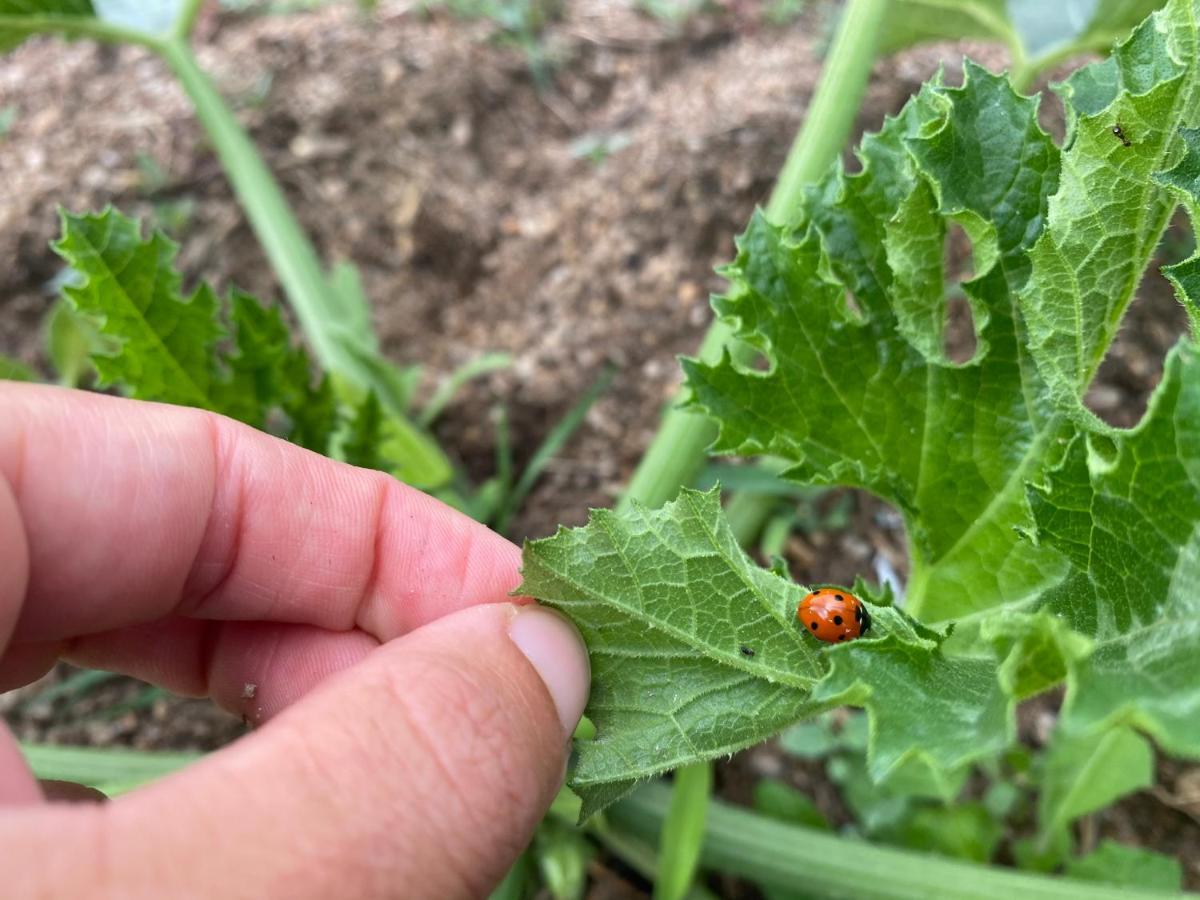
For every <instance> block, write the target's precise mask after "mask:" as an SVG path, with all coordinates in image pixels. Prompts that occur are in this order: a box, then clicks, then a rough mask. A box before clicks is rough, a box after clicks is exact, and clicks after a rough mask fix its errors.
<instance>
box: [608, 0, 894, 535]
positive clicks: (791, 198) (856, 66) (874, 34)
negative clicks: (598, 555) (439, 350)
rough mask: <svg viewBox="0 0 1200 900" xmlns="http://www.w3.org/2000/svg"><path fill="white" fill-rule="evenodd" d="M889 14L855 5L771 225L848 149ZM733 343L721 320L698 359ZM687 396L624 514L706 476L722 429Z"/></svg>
mask: <svg viewBox="0 0 1200 900" xmlns="http://www.w3.org/2000/svg"><path fill="white" fill-rule="evenodd" d="M886 11H887V0H849V3H848V4H847V6H846V9H845V11H844V12H843V13H842V20H841V23H840V24H839V26H838V33H837V37H836V38H835V39H834V42H833V47H832V49H831V51H830V55H829V57H828V58H827V60H828V61H827V62H826V64H825V69H824V71H823V72H822V73H821V82H820V84H819V85H818V86H817V90H816V93H815V94H814V95H813V98H812V102H811V103H810V104H809V109H808V115H807V116H806V117H805V122H804V126H803V127H802V128H801V129H800V133H799V134H798V135H797V136H796V140H795V142H794V143H793V144H792V148H791V150H790V151H789V153H788V158H787V161H786V162H785V163H784V166H783V170H782V171H781V172H780V175H779V180H778V182H777V183H776V185H775V190H774V191H773V192H772V194H771V199H770V202H769V203H768V204H767V210H766V212H767V217H768V218H770V219H771V220H772V221H775V222H784V223H786V222H788V221H789V220H790V219H791V218H792V215H793V214H794V211H795V210H796V209H797V208H798V204H799V199H800V197H801V195H802V193H803V190H804V187H805V185H807V184H809V183H811V182H813V181H815V180H816V179H817V178H819V177H820V176H821V175H822V174H824V172H825V170H826V169H828V168H829V166H830V165H831V164H832V163H833V161H834V160H835V159H836V158H837V155H838V154H839V153H840V152H841V149H842V147H843V146H844V145H845V143H846V140H847V138H848V137H849V135H850V129H851V127H852V126H853V124H854V117H855V115H856V114H857V112H858V107H859V103H860V101H861V100H862V95H863V92H864V91H865V90H866V86H867V79H868V78H869V76H870V74H871V66H872V65H873V64H874V62H875V47H876V44H877V41H878V35H879V29H880V25H881V24H882V22H883V18H884V14H885V13H886ZM732 338H733V330H732V329H731V328H730V327H729V326H728V325H727V324H725V323H724V322H720V321H717V322H714V323H713V324H712V325H711V326H709V329H708V333H707V334H705V336H704V341H703V343H702V344H701V345H700V350H699V352H698V353H697V354H696V355H697V357H699V358H700V359H701V360H702V361H704V362H706V363H713V362H716V361H717V360H719V359H720V357H721V353H722V352H723V351H724V349H725V348H726V346H727V345H728V344H730V342H731V340H732ZM687 399H688V392H687V390H686V389H681V390H680V392H679V395H678V396H677V397H676V400H675V403H674V404H673V406H672V408H671V409H669V410H667V412H666V414H665V415H664V416H663V421H662V425H661V426H660V427H659V430H658V433H657V434H656V435H655V437H654V440H653V441H651V443H650V446H649V447H648V448H647V449H646V453H645V455H644V456H643V457H642V460H641V462H640V463H639V464H638V467H637V469H636V470H635V471H634V473H633V477H632V478H631V479H630V481H629V487H628V488H627V489H626V491H625V494H624V496H623V497H622V498H621V501H620V503H618V504H617V509H618V511H620V510H623V509H625V508H627V507H628V505H629V503H630V501H632V500H638V501H640V502H642V503H644V504H645V505H647V506H652V507H653V506H661V505H662V504H663V503H665V502H667V501H668V500H670V499H672V498H673V497H674V496H675V495H676V494H677V493H678V492H679V488H680V487H681V486H683V485H686V484H690V483H691V482H692V481H693V480H694V479H695V477H696V475H697V474H698V473H699V472H700V469H701V467H702V466H703V465H704V451H705V449H706V448H707V447H708V445H709V444H711V443H712V441H713V438H714V437H715V436H716V430H715V428H714V427H713V425H712V423H711V422H709V420H708V418H707V417H706V416H704V415H702V414H700V413H697V412H693V411H690V410H686V409H681V408H679V407H680V406H681V405H682V404H683V403H685V402H686V401H687Z"/></svg>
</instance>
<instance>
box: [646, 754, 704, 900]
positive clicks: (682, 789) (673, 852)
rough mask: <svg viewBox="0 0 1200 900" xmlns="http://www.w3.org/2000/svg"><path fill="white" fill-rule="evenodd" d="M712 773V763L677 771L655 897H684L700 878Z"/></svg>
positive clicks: (661, 899)
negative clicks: (701, 849)
mask: <svg viewBox="0 0 1200 900" xmlns="http://www.w3.org/2000/svg"><path fill="white" fill-rule="evenodd" d="M712 776H713V773H712V763H696V764H694V765H690V766H684V767H683V768H682V769H680V770H679V771H678V772H676V773H675V783H674V785H673V786H672V789H671V805H670V807H669V808H668V809H667V817H666V820H665V821H664V823H663V830H662V852H661V855H660V856H659V858H658V878H657V879H656V880H655V882H654V898H655V900H682V898H683V897H684V896H686V894H687V890H688V888H689V887H690V886H691V884H692V880H693V879H694V878H695V877H696V867H697V865H698V864H699V862H700V845H701V843H702V842H703V840H704V819H705V814H706V813H707V812H708V801H709V798H710V797H711V795H712Z"/></svg>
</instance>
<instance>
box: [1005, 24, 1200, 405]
mask: <svg viewBox="0 0 1200 900" xmlns="http://www.w3.org/2000/svg"><path fill="white" fill-rule="evenodd" d="M1174 6H1175V7H1176V8H1179V7H1180V6H1181V4H1174ZM1194 39H1195V35H1194V31H1193V29H1192V28H1191V27H1188V28H1183V27H1177V28H1161V27H1159V22H1158V21H1157V17H1156V19H1155V20H1148V21H1147V22H1146V23H1145V24H1144V25H1142V26H1141V27H1139V28H1138V29H1137V31H1135V32H1134V34H1133V35H1132V36H1131V37H1130V38H1129V40H1128V41H1127V42H1126V43H1125V44H1123V45H1122V46H1120V47H1119V48H1118V49H1117V50H1116V52H1115V53H1114V54H1113V56H1112V57H1111V58H1110V59H1108V60H1107V61H1105V62H1104V63H1101V64H1098V65H1096V66H1095V67H1089V68H1088V69H1084V70H1083V73H1082V74H1081V75H1080V76H1078V77H1077V78H1075V79H1072V82H1071V84H1072V88H1071V90H1070V91H1068V97H1069V99H1070V101H1071V103H1072V109H1073V110H1074V111H1076V112H1077V116H1076V118H1075V121H1074V124H1073V128H1072V139H1071V144H1070V148H1069V149H1068V150H1067V151H1066V152H1065V153H1064V154H1063V166H1062V172H1063V176H1062V177H1063V184H1062V188H1061V190H1060V191H1059V193H1058V194H1057V195H1056V196H1055V197H1053V198H1052V199H1051V201H1050V207H1049V211H1048V214H1047V223H1046V228H1045V230H1044V231H1043V232H1042V234H1041V235H1040V237H1039V238H1038V241H1037V244H1036V245H1035V246H1034V248H1033V250H1032V252H1031V254H1030V259H1031V261H1032V265H1033V272H1032V274H1031V277H1030V280H1029V284H1028V285H1027V287H1026V289H1025V290H1024V291H1023V292H1022V296H1021V309H1022V312H1023V313H1024V316H1025V321H1026V324H1027V325H1028V327H1029V341H1030V345H1031V352H1032V354H1033V356H1034V358H1035V360H1036V361H1037V366H1038V370H1039V372H1040V373H1041V374H1042V376H1043V377H1044V378H1045V379H1046V382H1047V385H1048V387H1049V390H1050V392H1051V394H1052V396H1053V398H1054V401H1055V403H1056V404H1057V405H1058V406H1059V407H1061V408H1062V409H1064V410H1067V411H1069V412H1072V413H1074V414H1075V415H1083V416H1089V415H1090V414H1087V413H1085V411H1084V410H1083V407H1082V404H1081V401H1080V398H1081V397H1082V396H1083V392H1084V391H1085V390H1086V388H1087V386H1088V384H1089V383H1090V382H1091V380H1092V377H1093V376H1094V375H1095V373H1096V370H1097V369H1098V368H1099V366H1100V363H1101V361H1102V360H1103V359H1104V354H1105V353H1106V351H1107V350H1108V346H1109V344H1110V343H1111V342H1112V340H1113V338H1114V337H1115V335H1116V331H1117V328H1118V327H1119V326H1120V322H1121V318H1122V315H1123V314H1124V312H1125V309H1126V308H1127V307H1128V305H1129V303H1130V301H1131V300H1132V299H1133V296H1134V293H1135V291H1136V289H1137V286H1138V283H1139V282H1140V281H1141V278H1142V273H1143V272H1144V271H1145V269H1146V265H1147V263H1148V262H1149V261H1150V258H1151V256H1152V254H1153V253H1154V250H1155V248H1156V246H1157V245H1158V240H1159V236H1160V235H1161V233H1162V230H1163V228H1164V227H1165V225H1166V222H1167V219H1168V217H1169V216H1170V214H1171V211H1172V210H1173V209H1174V207H1175V203H1176V200H1175V198H1174V196H1172V194H1171V193H1170V192H1169V191H1167V190H1165V189H1164V187H1163V186H1162V185H1161V184H1160V183H1159V181H1158V180H1157V179H1155V178H1153V177H1152V176H1153V175H1154V173H1155V172H1157V171H1159V170H1161V169H1164V168H1166V167H1167V166H1168V165H1169V164H1170V162H1171V160H1172V159H1173V158H1175V157H1176V156H1177V155H1178V153H1179V151H1180V149H1181V148H1180V144H1181V141H1180V139H1179V136H1178V134H1177V128H1178V126H1179V124H1181V123H1184V122H1190V121H1193V120H1194V119H1195V117H1196V116H1197V115H1200V90H1198V89H1197V83H1196V73H1195V71H1194V70H1192V69H1187V68H1185V66H1184V63H1183V60H1186V59H1189V58H1190V55H1191V54H1192V53H1193V52H1194V51H1193V50H1192V48H1191V42H1192V41H1193V40H1194ZM1087 80H1090V81H1091V82H1094V83H1099V84H1102V85H1104V86H1105V87H1106V88H1107V89H1108V90H1106V91H1105V92H1103V95H1102V96H1101V95H1100V94H1099V92H1098V91H1096V90H1093V89H1090V88H1089V89H1087V90H1084V89H1083V88H1082V86H1081V85H1082V84H1083V83H1084V82H1085V81H1087ZM1110 94H1111V97H1110ZM1104 101H1108V102H1104ZM1102 103H1103V106H1101V104H1102ZM1116 126H1119V127H1120V128H1121V133H1122V135H1124V136H1125V137H1124V140H1122V139H1121V138H1120V137H1118V136H1117V135H1115V134H1114V133H1113V128H1114V127H1116ZM1126 142H1128V144H1129V146H1126ZM1101 261H1102V262H1101Z"/></svg>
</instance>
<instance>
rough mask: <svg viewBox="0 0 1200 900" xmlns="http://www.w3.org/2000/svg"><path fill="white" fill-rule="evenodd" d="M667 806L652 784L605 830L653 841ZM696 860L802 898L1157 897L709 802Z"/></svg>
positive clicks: (610, 815)
mask: <svg viewBox="0 0 1200 900" xmlns="http://www.w3.org/2000/svg"><path fill="white" fill-rule="evenodd" d="M670 803H671V796H670V789H669V788H668V787H667V786H666V785H664V784H663V783H661V782H651V783H650V784H648V785H646V786H645V787H643V788H640V789H639V790H637V791H636V792H634V793H633V794H631V795H630V796H629V797H626V798H625V799H624V800H620V801H618V802H617V803H616V805H614V806H613V807H612V809H611V810H609V811H608V812H607V813H606V814H605V815H606V817H607V819H608V820H609V822H610V823H611V825H610V827H611V828H612V830H614V831H622V832H625V833H627V834H629V835H631V836H633V837H635V838H640V839H642V840H646V841H653V840H654V839H655V837H656V836H657V834H658V833H659V831H660V830H661V829H662V827H663V822H664V821H665V819H666V816H667V809H668V807H669V805H670ZM701 861H702V862H703V864H704V865H705V866H706V867H708V868H713V869H719V870H721V871H722V872H725V873H728V874H730V875H737V876H742V877H744V878H748V879H750V880H752V881H754V882H756V883H757V884H758V885H759V886H760V887H763V888H768V889H770V888H774V889H776V890H779V891H788V892H790V893H792V894H793V895H797V896H805V897H856V898H860V900H963V898H972V900H1009V898H1012V897H1020V898H1022V900H1130V898H1142V897H1146V898H1148V900H1149V898H1152V897H1161V896H1164V895H1163V894H1160V893H1155V892H1146V891H1139V890H1137V889H1136V888H1130V887H1116V886H1109V885H1104V884H1098V883H1095V882H1080V881H1071V880H1070V879H1066V878H1056V877H1051V876H1041V875H1032V874H1029V873H1025V872H1018V871H1015V870H1012V869H1001V868H998V867H994V866H984V865H978V864H975V863H966V862H959V861H957V860H950V859H944V858H941V857H937V856H933V855H931V854H928V853H915V852H910V851H905V850H897V849H894V848H891V847H878V846H875V845H873V844H868V843H866V842H864V841H856V842H854V843H853V844H852V845H851V844H848V843H847V841H846V840H845V838H841V837H837V836H835V835H832V834H827V833H825V832H821V831H817V830H815V829H810V828H801V827H798V826H795V825H789V824H785V823H783V822H779V821H776V820H773V819H769V818H766V817H765V816H762V815H758V814H756V813H753V812H750V811H748V810H743V809H738V808H736V807H733V806H730V805H728V804H726V803H722V802H720V801H715V800H714V801H713V802H712V804H711V805H710V807H709V810H708V823H707V826H706V828H705V832H704V840H703V845H702V848H701ZM1176 896H1179V895H1176ZM1185 896H1187V895H1185ZM1192 896H1194V895H1192Z"/></svg>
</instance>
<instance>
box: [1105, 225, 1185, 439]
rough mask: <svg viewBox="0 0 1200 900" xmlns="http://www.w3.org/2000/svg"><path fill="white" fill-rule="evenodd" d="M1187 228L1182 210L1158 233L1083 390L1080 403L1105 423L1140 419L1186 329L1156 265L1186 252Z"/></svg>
mask: <svg viewBox="0 0 1200 900" xmlns="http://www.w3.org/2000/svg"><path fill="white" fill-rule="evenodd" d="M1190 232H1191V229H1190V226H1189V225H1188V223H1187V219H1186V217H1184V216H1182V215H1181V216H1179V217H1178V218H1177V219H1176V221H1175V223H1174V224H1172V226H1171V227H1170V228H1169V229H1167V231H1166V233H1165V234H1164V235H1163V239H1162V241H1161V242H1160V243H1159V245H1158V250H1157V252H1156V256H1155V259H1154V261H1153V262H1152V263H1151V264H1150V265H1149V266H1148V267H1147V268H1146V272H1145V275H1144V276H1143V277H1142V281H1141V284H1139V285H1138V291H1137V295H1136V296H1135V297H1134V299H1133V303H1131V304H1130V306H1129V309H1128V310H1126V312H1125V318H1124V320H1123V321H1122V323H1121V330H1120V331H1119V332H1118V333H1117V337H1116V340H1114V341H1113V343H1112V346H1110V347H1109V348H1108V353H1107V354H1106V355H1105V357H1104V362H1103V363H1101V364H1100V369H1099V371H1098V372H1097V373H1096V377H1095V378H1094V379H1092V383H1091V384H1090V385H1089V386H1088V389H1087V392H1086V394H1085V395H1084V398H1083V402H1084V405H1085V406H1086V407H1087V408H1088V409H1090V410H1091V411H1092V412H1094V413H1095V414H1096V415H1097V416H1099V417H1100V418H1101V419H1103V420H1104V421H1105V422H1107V423H1108V424H1109V425H1113V426H1115V427H1118V428H1132V427H1133V426H1134V425H1136V424H1137V423H1138V422H1139V421H1140V420H1141V418H1142V416H1143V415H1144V414H1145V412H1146V405H1147V403H1148V402H1149V400H1150V395H1151V394H1152V393H1154V389H1155V387H1157V386H1158V383H1159V382H1160V381H1162V374H1163V362H1164V360H1165V358H1166V355H1167V352H1168V351H1169V350H1170V349H1171V347H1173V346H1174V345H1175V342H1176V341H1178V340H1179V337H1180V335H1182V334H1184V333H1186V331H1187V321H1188V319H1187V312H1186V311H1185V310H1184V308H1183V306H1181V305H1180V303H1179V301H1178V300H1177V299H1176V297H1175V291H1174V289H1173V288H1172V287H1171V284H1170V282H1168V281H1167V279H1166V278H1164V277H1163V275H1162V273H1161V272H1160V271H1159V268H1160V266H1162V265H1164V264H1170V263H1173V262H1177V261H1178V260H1179V259H1180V258H1181V257H1186V256H1187V255H1188V254H1189V251H1190V250H1191V249H1192V246H1193V244H1192V243H1191V239H1190V236H1189V235H1190Z"/></svg>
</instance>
